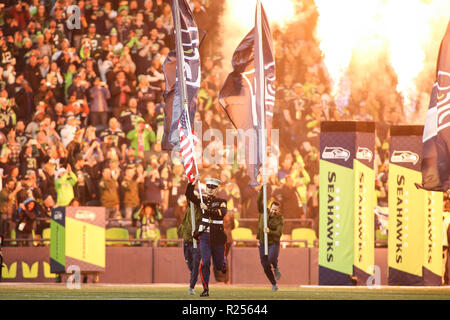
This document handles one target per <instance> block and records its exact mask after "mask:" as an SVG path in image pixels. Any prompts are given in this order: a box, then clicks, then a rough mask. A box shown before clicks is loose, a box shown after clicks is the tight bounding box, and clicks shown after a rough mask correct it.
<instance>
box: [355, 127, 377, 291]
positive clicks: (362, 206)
mask: <svg viewBox="0 0 450 320" xmlns="http://www.w3.org/2000/svg"><path fill="white" fill-rule="evenodd" d="M372 125H373V126H372ZM372 125H368V126H369V127H368V128H367V129H368V131H369V130H370V132H357V133H356V157H355V159H354V160H353V171H354V177H355V178H354V194H355V201H354V209H353V210H354V265H353V275H354V276H355V277H356V279H357V284H358V285H367V280H368V278H369V277H370V276H372V275H373V272H374V268H373V267H372V266H373V265H374V264H375V236H374V228H375V226H374V221H375V220H374V208H375V201H376V200H375V192H374V190H375V170H374V162H375V161H374V160H375V124H374V123H372Z"/></svg>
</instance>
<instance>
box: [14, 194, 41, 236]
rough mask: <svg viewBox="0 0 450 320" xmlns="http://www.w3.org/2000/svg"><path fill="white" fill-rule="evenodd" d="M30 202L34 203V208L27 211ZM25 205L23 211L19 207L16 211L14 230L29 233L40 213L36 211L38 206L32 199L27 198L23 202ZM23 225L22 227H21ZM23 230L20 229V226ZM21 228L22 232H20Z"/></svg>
mask: <svg viewBox="0 0 450 320" xmlns="http://www.w3.org/2000/svg"><path fill="white" fill-rule="evenodd" d="M30 202H34V208H33V210H28V209H27V208H26V207H27V204H28V203H30ZM23 204H24V205H25V210H23V209H22V208H21V207H19V209H18V210H17V215H16V219H15V220H16V222H17V225H16V230H19V231H22V232H24V233H31V232H32V231H33V230H34V228H35V227H36V218H37V217H38V216H39V214H40V212H39V209H38V204H37V203H36V201H35V200H34V199H33V198H28V199H27V200H25V201H24V202H23ZM23 223H24V225H22V224H23ZM21 225H22V226H23V228H22V226H21ZM20 228H22V230H20Z"/></svg>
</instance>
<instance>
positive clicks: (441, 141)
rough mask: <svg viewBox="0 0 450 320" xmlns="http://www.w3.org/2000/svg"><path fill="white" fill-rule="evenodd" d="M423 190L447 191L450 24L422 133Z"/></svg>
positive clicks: (449, 175)
mask: <svg viewBox="0 0 450 320" xmlns="http://www.w3.org/2000/svg"><path fill="white" fill-rule="evenodd" d="M422 154H423V159H422V187H423V188H424V189H427V190H433V191H444V192H445V191H448V190H449V189H450V21H449V24H448V26H447V30H446V32H445V35H444V39H443V40H442V43H441V48H440V50H439V56H438V61H437V72H436V82H435V84H434V86H433V90H432V92H431V98H430V106H429V109H428V112H427V118H426V122H425V128H424V132H423V151H422Z"/></svg>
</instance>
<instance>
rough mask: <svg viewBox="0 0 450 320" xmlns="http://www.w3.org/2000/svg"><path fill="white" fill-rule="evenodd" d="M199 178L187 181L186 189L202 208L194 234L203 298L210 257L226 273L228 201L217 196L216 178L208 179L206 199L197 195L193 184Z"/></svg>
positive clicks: (205, 293)
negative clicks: (198, 245) (225, 228)
mask: <svg viewBox="0 0 450 320" xmlns="http://www.w3.org/2000/svg"><path fill="white" fill-rule="evenodd" d="M198 180H199V177H198V176H196V177H195V180H194V182H193V183H188V185H187V188H186V199H187V200H188V201H191V202H192V203H194V205H195V208H199V209H201V210H202V220H201V222H200V223H199V224H198V226H196V230H195V232H194V234H193V237H194V238H195V239H198V240H199V241H200V253H201V263H200V275H201V279H202V285H203V292H202V293H201V294H200V296H201V297H207V296H209V275H210V267H211V257H212V260H213V264H214V267H215V268H216V269H219V270H221V271H222V272H223V273H226V271H227V265H226V260H225V243H226V242H227V236H226V234H225V231H224V228H223V218H224V216H225V215H226V214H227V203H226V201H225V200H224V199H220V198H217V197H216V194H217V188H218V186H219V185H220V183H221V181H220V180H219V179H214V178H206V179H205V183H206V191H205V195H204V197H203V202H201V201H200V199H199V198H198V197H197V196H196V195H195V194H194V186H195V184H196V182H197V181H198Z"/></svg>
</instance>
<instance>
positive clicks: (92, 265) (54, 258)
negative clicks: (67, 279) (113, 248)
mask: <svg viewBox="0 0 450 320" xmlns="http://www.w3.org/2000/svg"><path fill="white" fill-rule="evenodd" d="M70 266H77V267H79V269H80V271H96V272H103V271H104V270H105V208H103V207H58V208H54V209H52V220H51V239H50V270H51V272H52V273H65V272H66V271H67V269H68V268H69V267H70Z"/></svg>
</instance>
